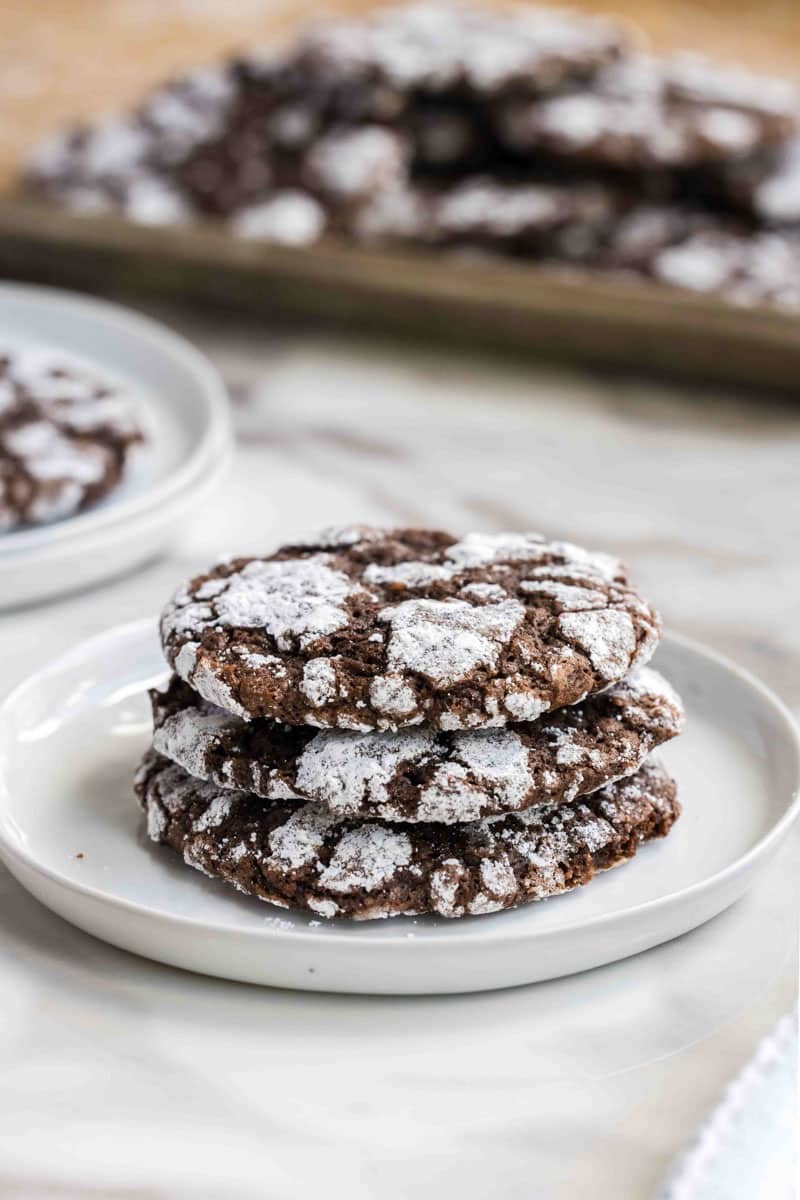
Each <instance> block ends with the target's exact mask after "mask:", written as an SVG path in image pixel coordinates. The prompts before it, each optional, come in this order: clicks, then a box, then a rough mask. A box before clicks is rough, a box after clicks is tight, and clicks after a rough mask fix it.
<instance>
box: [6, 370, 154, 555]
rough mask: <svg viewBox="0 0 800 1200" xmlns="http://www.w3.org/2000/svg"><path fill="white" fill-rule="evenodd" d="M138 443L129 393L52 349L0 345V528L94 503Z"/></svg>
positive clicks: (118, 475)
mask: <svg viewBox="0 0 800 1200" xmlns="http://www.w3.org/2000/svg"><path fill="white" fill-rule="evenodd" d="M143 440H144V439H143V433H142V429H141V426H140V424H139V421H138V418H137V414H136V408H135V405H134V403H133V401H132V398H131V397H130V396H128V395H126V394H125V393H124V392H123V391H122V390H121V389H120V388H119V387H118V386H117V385H116V384H113V383H111V382H109V381H108V380H105V379H103V378H102V377H101V376H100V375H98V374H96V373H95V371H94V370H93V369H92V368H90V367H88V366H85V365H83V364H82V363H78V362H76V361H74V360H71V359H68V358H66V357H62V356H60V355H58V354H57V353H56V352H50V351H45V350H40V349H33V348H24V349H10V350H0V531H2V532H8V531H9V530H13V529H16V528H18V527H20V526H26V525H38V524H42V523H44V522H48V521H54V520H58V519H60V518H63V517H68V516H71V515H72V514H74V513H77V512H79V511H81V510H83V509H85V508H88V507H90V506H91V505H93V504H95V503H96V502H97V501H98V500H100V499H102V498H103V497H104V496H105V495H107V494H108V493H109V492H110V491H112V489H113V488H114V487H116V485H117V484H118V483H119V481H120V479H121V478H122V475H123V473H124V470H125V467H126V463H127V461H128V457H129V454H130V452H131V449H132V447H134V446H135V445H136V444H137V443H140V442H142V441H143Z"/></svg>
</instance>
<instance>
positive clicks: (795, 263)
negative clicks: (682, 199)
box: [648, 226, 800, 310]
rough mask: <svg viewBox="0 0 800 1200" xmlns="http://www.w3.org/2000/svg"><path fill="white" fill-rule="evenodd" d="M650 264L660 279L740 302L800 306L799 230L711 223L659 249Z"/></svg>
mask: <svg viewBox="0 0 800 1200" xmlns="http://www.w3.org/2000/svg"><path fill="white" fill-rule="evenodd" d="M648 267H649V270H650V272H651V273H652V275H654V276H655V278H656V279H658V280H660V281H661V282H662V283H668V284H671V285H672V286H673V287H679V288H684V289H686V290H688V291H693V292H700V293H708V294H714V293H716V294H719V295H722V296H724V297H725V298H726V299H727V300H730V301H731V302H732V303H734V304H739V305H742V306H743V307H748V306H758V305H763V304H767V305H772V306H774V307H776V308H786V309H787V310H796V309H798V308H800V232H791V231H788V230H787V231H783V230H777V229H776V230H772V231H771V232H760V233H746V232H734V231H732V230H728V229H726V228H725V227H724V226H720V227H718V228H717V229H714V228H711V229H707V230H704V231H701V232H698V233H696V234H693V235H692V236H691V237H688V238H686V239H685V240H684V241H682V242H678V243H676V244H675V245H673V246H668V247H666V248H665V249H663V250H661V251H659V252H658V253H657V254H655V255H653V257H652V259H651V261H650V263H649V264H648Z"/></svg>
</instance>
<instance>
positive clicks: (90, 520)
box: [0, 279, 233, 559]
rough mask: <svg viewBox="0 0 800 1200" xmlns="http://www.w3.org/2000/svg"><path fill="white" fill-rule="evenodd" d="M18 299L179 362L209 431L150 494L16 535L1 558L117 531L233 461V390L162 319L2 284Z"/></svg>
mask: <svg viewBox="0 0 800 1200" xmlns="http://www.w3.org/2000/svg"><path fill="white" fill-rule="evenodd" d="M15 297H22V298H23V299H24V300H25V301H26V302H28V303H30V302H33V303H34V304H36V303H38V302H39V301H42V302H46V303H51V304H57V305H60V306H62V307H64V308H69V309H72V310H73V311H75V312H77V313H79V314H84V315H85V316H87V317H88V318H89V319H90V320H96V321H98V322H99V323H101V324H103V325H105V326H106V327H108V326H114V327H116V329H117V330H119V331H120V332H121V333H122V334H123V336H127V335H128V333H129V332H130V333H132V334H133V336H139V337H141V338H143V339H144V340H145V341H148V342H149V343H150V346H151V348H152V349H154V350H155V351H156V352H157V353H159V354H161V355H162V357H164V356H165V357H167V358H170V359H172V361H173V362H177V363H179V364H180V365H181V367H182V368H183V369H184V370H185V372H186V373H187V375H188V376H189V377H190V378H191V380H192V384H193V387H194V388H195V390H196V392H197V394H198V395H200V396H202V398H203V401H204V411H203V414H202V417H203V426H204V427H203V430H202V432H201V434H200V438H199V441H198V444H197V446H196V447H195V448H194V450H192V452H191V453H190V455H189V456H188V458H186V459H185V460H184V461H183V462H181V463H180V464H179V466H178V467H177V468H176V469H175V470H174V471H172V472H170V474H169V475H168V476H167V477H166V478H164V479H162V480H160V481H158V482H156V483H155V484H154V485H153V486H152V487H150V488H148V489H147V490H146V491H145V492H142V493H141V494H139V495H137V496H131V497H128V498H126V499H124V500H120V501H119V502H118V503H116V504H111V505H109V506H108V507H106V508H102V509H99V510H98V509H89V510H87V511H86V512H82V513H81V512H79V513H73V514H72V516H69V517H66V518H64V520H61V521H54V522H50V523H47V524H44V525H40V526H35V527H33V528H29V529H22V530H18V531H12V533H11V535H10V536H9V537H8V539H7V540H6V539H3V540H2V542H0V558H2V559H6V558H7V559H11V558H13V557H14V556H16V555H19V556H20V557H22V556H25V555H33V554H35V553H37V552H39V551H41V550H43V549H47V550H48V551H49V550H52V549H53V548H54V545H55V543H59V544H60V545H67V544H69V543H70V542H74V541H75V540H76V539H80V538H83V537H85V536H89V535H90V534H94V533H96V532H100V531H101V530H102V531H106V530H109V529H111V528H114V529H116V528H118V527H119V526H120V525H122V524H125V523H126V522H127V521H129V520H135V519H136V518H137V517H140V516H142V515H144V514H145V513H149V512H150V511H151V510H153V509H160V508H161V507H162V506H163V505H165V504H167V503H169V502H170V501H171V500H172V499H174V498H175V497H176V496H177V495H179V494H182V493H183V492H184V491H186V490H189V489H191V488H192V487H193V485H195V484H196V482H197V479H198V478H200V477H202V475H203V473H204V471H206V470H208V471H213V469H214V467H215V465H216V461H215V460H216V458H217V457H219V458H220V459H222V460H227V457H228V455H229V453H230V451H231V449H232V446H233V417H232V413H231V407H230V401H229V398H228V392H227V389H226V387H225V384H224V382H223V379H222V376H221V374H220V373H219V371H218V370H217V368H216V367H215V366H214V365H213V363H212V362H211V360H210V359H208V358H207V357H206V356H205V355H204V354H203V352H202V351H201V350H199V349H198V348H197V347H196V346H195V345H194V344H193V343H192V342H191V341H190V340H189V339H188V338H186V337H184V336H183V335H182V334H180V333H176V332H175V331H174V330H173V329H171V328H170V327H169V326H168V325H165V324H163V323H162V322H161V321H158V320H155V319H154V318H153V317H149V316H147V315H146V314H145V313H141V312H138V311H137V310H136V309H132V308H128V306H127V305H124V304H118V303H117V302H116V301H113V300H106V299H104V298H99V297H95V296H89V295H85V294H83V293H81V292H72V291H69V290H68V289H66V288H57V287H47V286H42V285H39V284H32V283H21V282H17V281H15V280H5V279H3V280H0V301H2V300H3V299H4V298H9V299H10V300H11V301H12V302H13V300H14V298H15ZM84 357H85V356H84ZM42 543H46V545H44V546H43V545H42Z"/></svg>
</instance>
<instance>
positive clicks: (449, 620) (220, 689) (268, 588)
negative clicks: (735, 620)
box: [161, 526, 660, 731]
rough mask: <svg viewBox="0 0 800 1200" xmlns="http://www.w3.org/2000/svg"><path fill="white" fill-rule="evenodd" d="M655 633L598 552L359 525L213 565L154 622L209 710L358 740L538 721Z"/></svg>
mask: <svg viewBox="0 0 800 1200" xmlns="http://www.w3.org/2000/svg"><path fill="white" fill-rule="evenodd" d="M659 636H660V620H659V617H658V615H657V613H656V612H655V611H654V610H653V609H652V608H651V607H650V606H649V605H648V604H647V603H645V601H644V600H643V599H642V598H641V596H639V594H638V593H637V592H636V591H635V589H634V588H633V587H632V586H631V584H630V583H629V580H628V576H627V573H626V571H625V568H624V567H623V566H622V564H621V563H620V562H619V561H618V560H617V559H615V558H612V557H610V556H609V555H605V554H590V553H589V552H587V551H586V550H583V549H581V548H580V547H578V546H573V545H571V544H569V543H566V542H553V541H547V540H545V539H544V538H542V537H540V536H539V535H538V534H518V533H514V534H484V533H474V534H469V535H468V536H467V537H464V538H462V539H460V540H459V539H457V538H455V537H454V536H453V535H452V534H447V533H441V532H437V531H431V530H419V529H376V528H371V527H368V526H353V527H349V528H345V529H338V530H332V531H329V532H327V533H325V534H322V535H321V536H320V537H319V538H318V539H316V541H313V542H310V543H304V544H295V545H289V546H284V547H283V548H281V549H280V550H278V551H277V552H276V553H274V554H272V555H270V556H268V557H264V558H239V559H234V560H232V561H229V562H224V563H221V564H219V565H218V566H216V567H214V568H213V569H212V570H210V571H208V572H206V573H204V574H202V575H199V576H197V577H196V578H194V579H192V580H191V581H190V582H189V583H188V584H187V585H186V586H184V587H182V588H181V589H180V590H179V591H178V592H177V593H176V595H175V596H174V597H173V598H172V600H171V601H170V602H169V604H168V605H167V607H166V609H165V610H164V612H163V614H162V618H161V638H162V644H163V647H164V652H165V655H166V658H167V661H168V662H169V664H170V666H171V667H172V668H173V669H174V670H175V672H176V673H177V674H178V675H180V677H181V678H182V679H184V680H185V681H186V682H187V683H188V684H189V685H190V686H191V687H192V688H193V689H194V690H195V691H196V692H198V693H199V694H200V695H201V696H202V697H203V698H204V699H205V700H209V701H210V702H211V703H212V704H216V705H218V706H219V707H220V708H224V709H226V710H227V711H228V712H232V713H234V714H235V715H237V716H240V717H243V718H245V719H249V718H253V717H268V718H271V719H272V720H277V721H282V722H285V723H286V724H287V725H314V726H320V727H324V726H336V727H339V728H342V729H356V730H361V731H364V730H369V729H396V728H401V727H404V726H408V725H415V724H420V723H422V722H423V721H427V722H428V723H429V724H431V725H433V726H435V727H436V728H439V729H469V728H480V727H482V726H499V725H505V724H507V723H508V722H517V721H533V720H536V718H537V717H540V716H541V715H542V714H543V713H545V712H548V711H549V710H550V709H553V708H561V707H562V706H563V705H565V704H575V703H577V702H578V701H579V700H582V699H583V698H584V697H585V696H588V695H591V694H592V693H594V692H598V691H602V690H603V689H604V688H606V687H608V686H609V685H611V684H613V683H617V682H618V681H619V680H620V679H622V678H623V677H624V676H625V675H627V674H628V672H629V671H630V670H631V669H632V668H633V667H635V666H640V665H643V664H644V663H645V662H646V661H647V660H648V659H649V658H650V656H651V654H652V653H653V651H654V649H655V647H656V644H657V642H658V639H659Z"/></svg>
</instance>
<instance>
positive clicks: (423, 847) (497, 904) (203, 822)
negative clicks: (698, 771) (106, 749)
mask: <svg viewBox="0 0 800 1200" xmlns="http://www.w3.org/2000/svg"><path fill="white" fill-rule="evenodd" d="M137 792H138V794H139V798H140V801H141V803H142V806H143V808H144V809H145V811H146V813H147V819H148V820H147V823H148V830H149V831H150V836H151V837H152V838H153V840H154V841H158V842H162V843H164V844H166V845H169V846H171V847H172V848H173V849H175V850H176V851H177V852H178V853H180V854H182V855H183V857H184V859H185V861H186V862H187V863H188V864H189V865H191V866H193V867H196V868H197V869H199V870H202V871H204V872H205V873H206V874H209V875H212V876H216V877H219V878H221V879H223V880H226V881H227V882H229V883H231V884H233V885H234V886H235V887H236V888H238V889H239V890H240V891H243V892H247V893H250V894H252V895H255V896H257V897H259V898H260V899H263V900H268V901H271V902H273V903H277V904H279V905H280V906H283V907H285V906H287V905H288V906H291V907H295V908H306V909H310V910H311V911H312V912H314V913H316V914H317V915H319V916H323V917H326V918H327V917H331V916H346V917H353V918H356V919H362V920H363V919H369V918H375V917H386V916H398V915H401V914H404V913H409V914H418V913H424V912H431V913H436V914H438V915H440V916H444V917H460V916H463V915H465V914H467V913H469V914H471V915H479V914H485V913H489V912H497V911H499V910H501V909H504V908H510V907H513V906H515V905H517V904H522V903H526V902H528V901H531V900H540V899H544V898H545V897H547V896H551V895H557V894H558V893H560V892H564V891H568V890H569V889H570V888H572V887H576V886H578V885H579V884H582V883H586V882H588V881H589V880H590V879H591V878H592V876H593V875H594V873H595V872H596V871H597V870H605V869H608V868H609V867H613V866H616V865H617V864H618V863H620V862H623V861H624V860H625V859H627V858H630V857H631V856H632V855H633V854H634V853H635V852H636V850H637V848H638V845H639V844H640V842H642V841H646V840H649V839H651V838H654V837H662V836H664V835H665V834H666V833H668V832H669V829H670V828H671V826H672V824H673V823H674V821H675V819H676V818H677V816H678V814H679V811H680V810H679V806H678V804H677V801H676V799H675V785H674V783H673V782H672V781H671V780H670V778H669V776H668V775H667V774H666V772H665V771H664V770H663V768H662V767H660V766H659V765H658V764H656V763H654V762H652V761H650V762H648V763H647V764H646V765H645V766H644V767H643V768H642V769H641V770H640V771H639V772H637V774H636V775H634V776H632V777H630V778H629V779H626V780H623V781H621V782H616V783H610V784H609V785H607V786H606V787H605V788H603V789H602V790H601V791H599V792H597V793H596V795H594V796H592V797H590V798H589V799H584V800H582V801H581V802H579V803H576V804H571V805H561V806H548V807H544V808H539V809H529V810H527V811H526V812H524V813H521V814H519V815H517V816H515V815H512V816H507V817H504V818H494V819H492V820H488V821H480V820H479V821H473V822H469V823H466V824H463V823H462V824H459V825H450V826H445V825H436V824H434V825H402V826H400V825H395V826H386V825H384V824H381V823H379V822H376V821H365V822H358V821H352V820H350V819H348V818H341V817H335V816H333V814H331V813H330V812H328V811H327V810H326V809H325V808H324V806H322V805H319V804H306V805H303V806H302V807H299V808H297V807H291V806H289V805H287V804H286V803H280V802H272V803H265V802H264V801H263V800H258V799H257V798H255V797H252V796H248V795H246V794H245V793H242V792H228V793H225V794H224V795H221V794H220V792H219V790H218V789H216V788H215V787H214V786H213V785H211V784H208V783H202V782H199V781H197V780H195V779H192V777H191V776H189V775H187V774H186V773H185V772H183V771H181V769H180V768H178V767H175V766H173V765H171V764H169V763H168V762H167V761H166V760H165V759H161V758H159V757H158V756H156V755H153V754H148V756H147V757H146V758H145V761H144V763H143V764H142V767H141V768H140V771H139V773H138V776H137Z"/></svg>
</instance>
